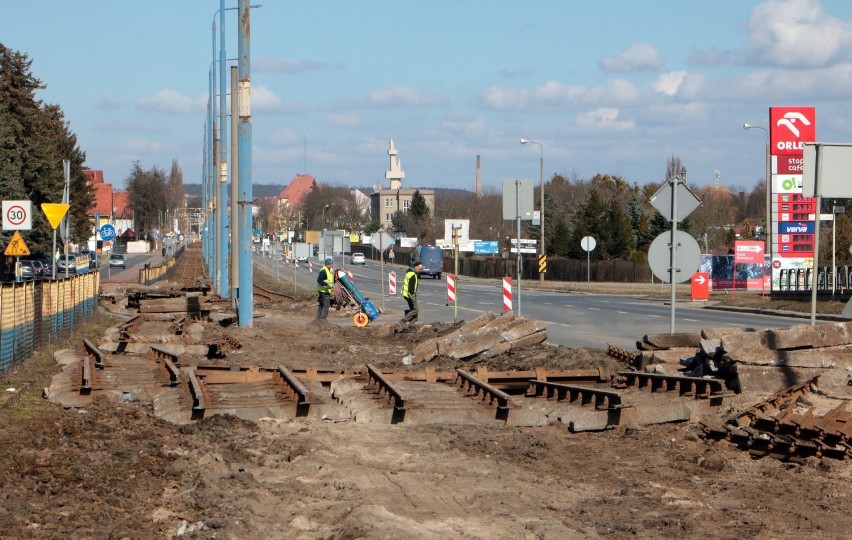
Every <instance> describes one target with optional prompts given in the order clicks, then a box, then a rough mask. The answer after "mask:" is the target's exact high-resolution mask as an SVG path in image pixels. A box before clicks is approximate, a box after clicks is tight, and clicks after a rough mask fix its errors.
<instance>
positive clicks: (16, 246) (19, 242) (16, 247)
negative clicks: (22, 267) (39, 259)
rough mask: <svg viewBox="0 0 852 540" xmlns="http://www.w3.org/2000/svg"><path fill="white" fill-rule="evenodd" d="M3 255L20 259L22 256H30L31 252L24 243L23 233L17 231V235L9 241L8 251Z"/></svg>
mask: <svg viewBox="0 0 852 540" xmlns="http://www.w3.org/2000/svg"><path fill="white" fill-rule="evenodd" d="M3 254H4V255H9V256H12V257H20V256H21V255H29V254H30V250H29V248H28V247H27V245H26V244H25V243H24V239H23V238H21V233H19V232H18V231H15V234H13V235H12V239H11V240H9V245H8V246H6V251H4V252H3Z"/></svg>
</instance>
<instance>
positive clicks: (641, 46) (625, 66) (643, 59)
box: [598, 43, 663, 73]
mask: <svg viewBox="0 0 852 540" xmlns="http://www.w3.org/2000/svg"><path fill="white" fill-rule="evenodd" d="M598 66H600V68H601V69H602V70H603V71H605V72H607V73H609V72H613V71H654V70H657V69H660V68H661V67H662V66H663V57H662V56H661V55H660V53H659V52H658V51H657V49H655V48H654V46H653V45H651V44H650V43H636V44H634V45H631V46H630V47H628V48H627V49H626V50H625V51H624V52H623V53H621V54H619V55H618V56H604V57H603V58H601V59H600V61H599V62H598Z"/></svg>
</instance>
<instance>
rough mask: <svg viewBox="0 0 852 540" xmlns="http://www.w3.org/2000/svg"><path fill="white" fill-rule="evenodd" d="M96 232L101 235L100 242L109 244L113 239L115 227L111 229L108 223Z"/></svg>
mask: <svg viewBox="0 0 852 540" xmlns="http://www.w3.org/2000/svg"><path fill="white" fill-rule="evenodd" d="M98 232H99V233H100V235H101V240H104V241H105V242H109V241H111V240H113V239H114V238H115V227H113V226H112V225H110V224H109V223H104V224H103V225H101V228H100V230H99V231H98Z"/></svg>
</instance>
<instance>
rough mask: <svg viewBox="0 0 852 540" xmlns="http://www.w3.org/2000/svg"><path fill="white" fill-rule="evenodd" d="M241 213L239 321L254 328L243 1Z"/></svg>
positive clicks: (245, 10) (247, 26)
mask: <svg viewBox="0 0 852 540" xmlns="http://www.w3.org/2000/svg"><path fill="white" fill-rule="evenodd" d="M238 33H239V79H240V80H239V85H238V86H239V89H238V94H239V109H240V110H239V117H240V123H239V135H238V136H239V167H240V169H239V182H240V185H239V207H240V209H239V214H240V231H239V233H240V287H239V291H238V295H239V309H238V317H237V318H238V320H239V326H240V327H241V328H251V327H252V326H253V320H252V319H253V318H254V298H253V294H252V292H253V289H254V276H253V275H252V253H251V232H252V230H251V229H252V227H251V225H252V223H251V214H252V197H253V196H252V180H251V174H252V169H251V166H252V163H251V139H252V137H251V136H252V133H251V131H252V130H251V128H252V126H251V39H250V38H251V8H250V6H249V2H248V0H239V32H238Z"/></svg>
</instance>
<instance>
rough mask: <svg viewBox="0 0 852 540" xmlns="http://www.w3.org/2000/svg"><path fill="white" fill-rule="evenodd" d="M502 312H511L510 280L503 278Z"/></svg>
mask: <svg viewBox="0 0 852 540" xmlns="http://www.w3.org/2000/svg"><path fill="white" fill-rule="evenodd" d="M503 311H512V278H510V277H506V278H503Z"/></svg>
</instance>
